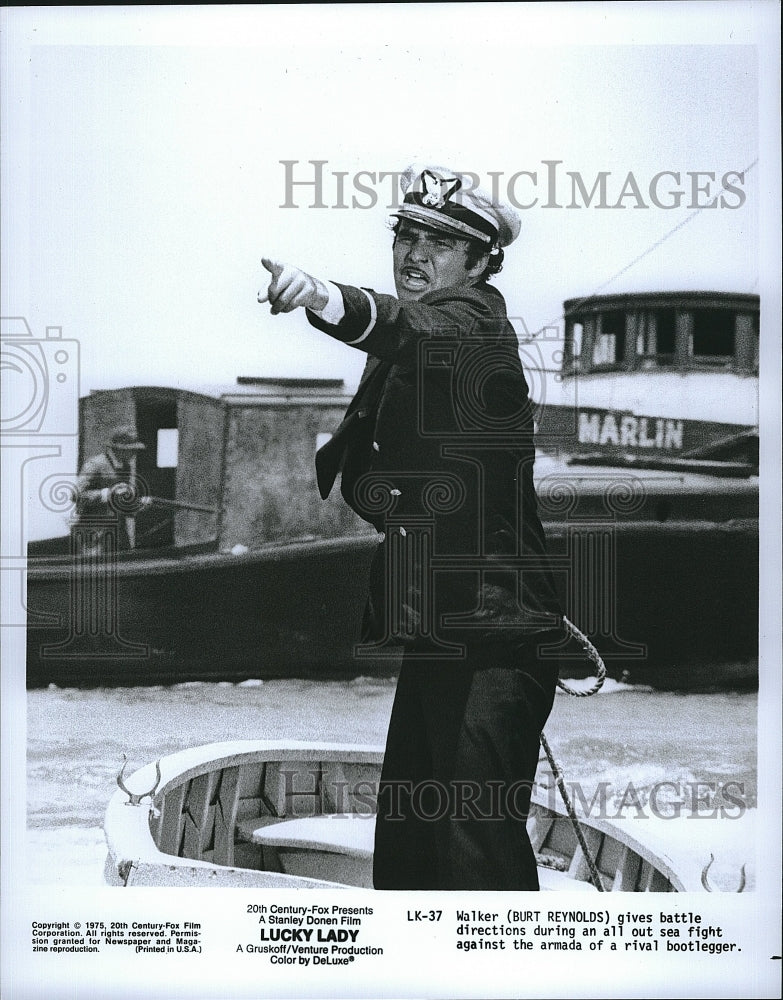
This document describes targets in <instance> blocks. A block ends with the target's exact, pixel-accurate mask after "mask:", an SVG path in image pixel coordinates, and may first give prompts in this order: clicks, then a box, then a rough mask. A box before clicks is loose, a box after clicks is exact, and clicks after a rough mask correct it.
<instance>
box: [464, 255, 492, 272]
mask: <svg viewBox="0 0 783 1000" xmlns="http://www.w3.org/2000/svg"><path fill="white" fill-rule="evenodd" d="M488 263H489V254H488V253H485V254H484V256H483V257H479V259H478V261H477V262H476V263H475V264H474V265H473V267H469V268H468V274H469V275H470V277H471V278H478V277H479V276H480V275H482V274H483V273H484V269H485V268H486V266H487V264H488Z"/></svg>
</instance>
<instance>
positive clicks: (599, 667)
mask: <svg viewBox="0 0 783 1000" xmlns="http://www.w3.org/2000/svg"><path fill="white" fill-rule="evenodd" d="M563 628H564V629H565V631H566V632H567V633H568V634H569V635H570V636H571V637H572V638H574V639H576V640H577V642H578V643H579V644H580V645H581V647H582V649H584V651H585V653H586V654H587V658H588V659H589V660H590V661H591V662H592V663H594V664H595V668H596V676H595V682H594V683H593V685H592V687H590V688H588V689H587V690H586V691H575V690H574V689H573V688H571V687H569V686H568V685H567V684H566V683H564V682H563V681H561V680H559V679H558V682H557V686H558V687H559V688H560V689H561V690H563V691H565V692H566V694H570V695H573V696H574V697H575V698H589V697H590V695H593V694H596V693H597V692H598V691H600V690H601V688H602V687H603V683H604V680H605V679H606V665H605V664H604V661H603V660H602V659H601V654H600V653H599V652H598V650H597V649H596V648H595V646H594V645H593V644H592V642H590V640H589V639H588V638H587V636H586V635H585V634H584V632H582V631H580V630H579V629H578V628H577V627H576V625H574V623H573V622H572V621H569V619H568V618H566V616H565V615H563ZM541 746H542V747H543V748H544V753H545V754H546V757H547V760H548V761H549V766H550V768H551V769H552V776H553V778H554V779H555V784H556V785H557V790H558V791H559V792H560V797H561V799H562V800H563V802H564V804H565V807H566V812H567V813H568V818H569V819H570V820H571V826H572V827H573V828H574V833H575V834H576V839H577V842H578V844H579V846H580V848H581V849H582V854H583V856H584V859H585V862H586V863H587V867H588V869H589V870H590V880H591V882H592V883H593V885H594V886H595V888H596V889H597V890H598V892H606V887H605V886H604V883H603V879H602V878H601V873H600V872H599V871H598V865H597V864H596V863H595V859H594V858H593V856H592V854H591V853H590V848H589V847H588V846H587V840H586V838H585V835H584V831H583V830H582V826H581V824H580V822H579V818H578V816H577V815H576V810H575V809H574V804H573V802H572V801H571V796H570V795H569V794H568V789H567V788H566V786H565V780H564V778H563V769H562V767H561V766H560V764H558V762H557V760H556V759H555V755H554V754H553V753H552V749H551V747H550V746H549V742H548V740H547V738H546V736H545V735H544V734H543V733H541Z"/></svg>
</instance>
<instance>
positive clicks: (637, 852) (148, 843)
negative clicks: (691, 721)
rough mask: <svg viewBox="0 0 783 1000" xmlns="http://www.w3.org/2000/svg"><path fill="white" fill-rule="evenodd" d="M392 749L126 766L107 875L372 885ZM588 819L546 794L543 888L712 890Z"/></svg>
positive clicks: (112, 810)
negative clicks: (380, 793)
mask: <svg viewBox="0 0 783 1000" xmlns="http://www.w3.org/2000/svg"><path fill="white" fill-rule="evenodd" d="M382 759H383V753H382V750H381V749H380V748H374V747H365V746H349V747H346V746H338V745H334V744H317V743H278V742H274V741H262V740H258V741H251V740H244V741H235V742H229V743H213V744H208V745H206V746H202V747H195V748H192V749H189V750H184V751H180V752H179V753H175V754H171V755H169V756H167V757H163V758H161V759H160V760H159V761H157V762H156V763H155V764H149V765H147V766H145V767H143V768H141V769H140V770H138V771H136V772H135V773H134V774H133V775H131V776H130V777H128V778H127V779H126V777H125V776H124V774H123V772H120V776H119V777H118V783H119V785H120V788H119V790H118V791H117V792H115V794H114V796H113V797H112V799H111V801H110V803H109V806H108V808H107V811H106V816H105V820H104V832H105V834H106V841H107V845H108V853H107V858H106V866H105V878H106V881H107V882H108V883H109V884H110V885H115V886H130V887H139V886H171V887H176V886H179V887H210V886H211V887H215V888H227V887H247V888H250V887H255V888H268V889H284V888H287V889H319V888H320V889H327V888H328V889H335V888H348V887H356V888H365V889H368V888H372V854H373V839H374V829H375V809H376V798H377V787H378V780H379V777H380V769H381V762H382ZM579 823H580V829H581V833H582V837H581V838H580V837H579V835H578V834H577V833H576V829H575V827H574V826H573V824H572V821H571V818H570V817H569V816H568V815H567V812H566V810H565V809H563V807H562V806H558V804H557V803H556V801H555V799H554V798H553V797H552V796H550V795H547V794H546V793H542V792H540V791H539V792H536V793H534V796H533V804H532V807H531V811H530V816H529V819H528V832H529V834H530V839H531V843H532V845H533V848H534V850H535V851H536V856H537V860H538V869H539V881H540V883H541V888H542V889H543V890H566V891H578V890H586V891H609V892H611V891H618V892H692V891H697V890H698V891H701V890H702V889H703V888H708V886H709V883H708V882H707V880H706V879H707V877H706V876H705V875H704V874H703V871H704V868H702V870H701V871H700V870H698V869H696V868H695V867H693V866H692V865H686V864H683V863H680V864H679V865H675V863H674V862H673V861H672V859H671V858H670V857H668V855H667V853H666V851H665V848H663V847H661V845H660V844H658V843H654V842H653V841H652V838H650V837H649V836H645V838H644V839H640V836H637V835H634V834H632V833H630V832H628V830H627V829H623V828H622V827H621V826H620V825H618V824H615V823H612V822H611V821H609V820H606V819H602V818H587V819H580V820H579ZM585 848H586V849H587V850H586V851H585ZM588 855H589V859H588ZM708 862H709V858H705V866H704V867H708V864H707V863H708ZM596 883H598V884H599V885H600V889H599V888H598V885H597V884H596Z"/></svg>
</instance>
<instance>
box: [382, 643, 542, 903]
mask: <svg viewBox="0 0 783 1000" xmlns="http://www.w3.org/2000/svg"><path fill="white" fill-rule="evenodd" d="M556 637H557V638H558V639H559V638H561V634H560V633H557V634H556ZM547 640H548V641H549V642H550V643H551V642H552V640H553V636H552V634H542V635H540V636H539V637H538V638H537V640H536V641H535V642H526V643H524V644H522V645H519V646H510V645H507V644H500V643H495V644H492V645H484V646H482V647H480V648H477V649H475V650H470V651H469V653H468V657H467V659H466V660H464V661H460V662H453V661H452V662H449V661H446V660H443V659H431V660H418V659H414V658H412V657H410V656H408V655H406V657H404V658H403V663H402V669H401V671H400V677H399V680H398V683H397V692H396V695H395V699H394V706H393V708H392V715H391V720H390V723H389V733H388V737H387V743H386V754H385V757H384V763H383V771H382V774H381V783H380V787H379V793H378V817H377V821H376V834H375V854H374V861H373V881H374V885H375V888H376V889H517V890H525V889H528V890H535V889H538V888H539V885H538V874H537V871H536V862H535V856H534V854H533V850H532V847H531V845H530V840H529V838H528V836H527V831H526V829H525V819H526V817H527V813H528V809H529V805H530V790H531V787H532V783H533V779H534V777H535V772H536V767H537V764H538V757H539V738H540V735H541V730H542V729H543V727H544V723H545V722H546V719H547V717H548V715H549V712H550V710H551V708H552V703H553V700H554V694H555V683H556V681H557V661H556V660H552V659H549V660H544V659H543V658H542V657H541V656H540V655H539V653H538V648H539V644H540V643H542V644H543V643H544V642H545V641H547Z"/></svg>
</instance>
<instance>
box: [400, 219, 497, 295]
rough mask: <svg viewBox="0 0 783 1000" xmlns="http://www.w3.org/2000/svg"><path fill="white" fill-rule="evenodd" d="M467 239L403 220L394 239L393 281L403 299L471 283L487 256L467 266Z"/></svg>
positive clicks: (479, 271) (481, 270)
mask: <svg viewBox="0 0 783 1000" xmlns="http://www.w3.org/2000/svg"><path fill="white" fill-rule="evenodd" d="M468 245H469V244H468V241H467V240H461V239H459V238H458V237H456V236H450V235H449V234H448V233H440V232H437V231H436V230H434V229H427V227H426V226H420V225H417V224H416V223H415V222H408V221H406V220H405V219H401V220H400V222H399V224H398V228H397V232H396V233H395V239H394V250H393V260H394V284H395V287H396V289H397V295H398V296H399V298H400V299H403V300H404V301H412V300H415V299H420V298H421V297H422V295H426V294H427V292H434V291H436V290H437V289H441V288H453V287H454V286H461V287H465V286H466V285H471V284H473V282H474V281H475V280H476V279H477V278H478V277H479V275H480V274H481V273H482V272H483V270H484V267H485V266H486V259H485V258H483V257H482V258H481V259H480V260H479V261H478V263H477V264H475V265H474V266H473V267H470V268H469V267H468V266H467V251H468Z"/></svg>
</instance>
